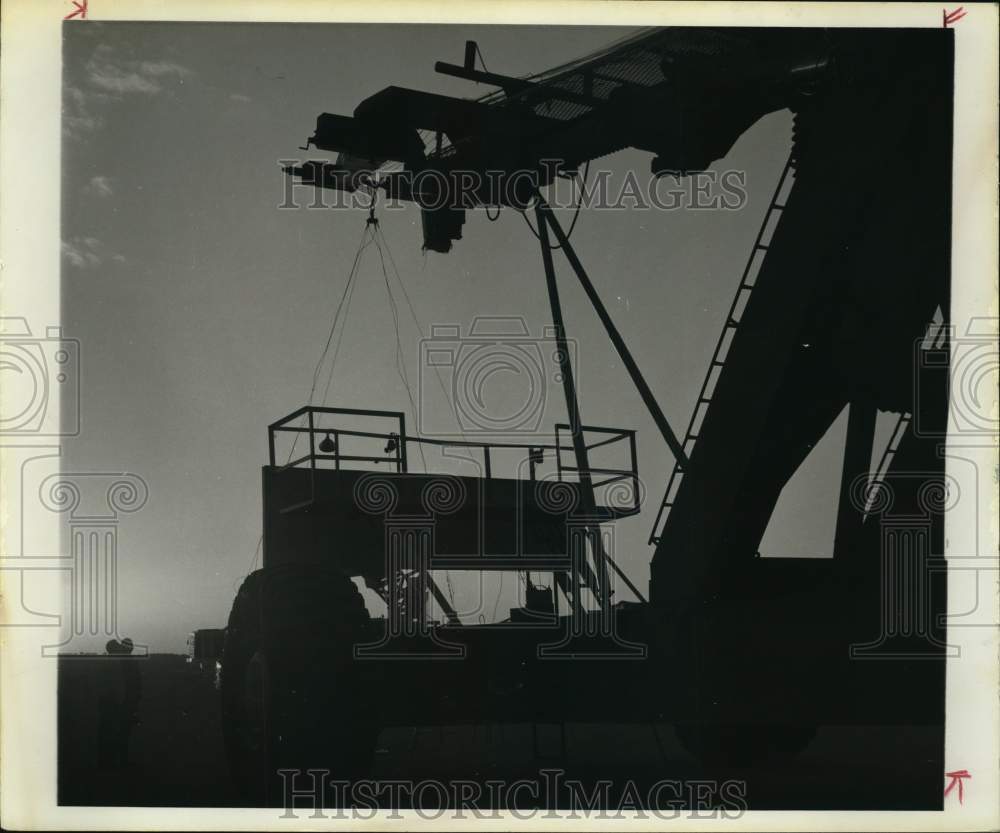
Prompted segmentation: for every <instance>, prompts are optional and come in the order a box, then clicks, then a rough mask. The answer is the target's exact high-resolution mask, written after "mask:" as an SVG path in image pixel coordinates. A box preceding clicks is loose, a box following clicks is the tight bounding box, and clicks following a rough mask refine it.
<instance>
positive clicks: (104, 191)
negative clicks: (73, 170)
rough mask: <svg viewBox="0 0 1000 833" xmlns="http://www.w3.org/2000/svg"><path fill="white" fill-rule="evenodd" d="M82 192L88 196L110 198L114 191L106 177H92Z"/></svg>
mask: <svg viewBox="0 0 1000 833" xmlns="http://www.w3.org/2000/svg"><path fill="white" fill-rule="evenodd" d="M84 190H85V191H86V192H87V193H88V194H93V195H94V196H97V197H110V196H111V195H112V194H114V189H113V188H112V187H111V180H110V179H108V178H107V177H106V176H95V177H92V178H91V180H90V182H89V183H88V184H87V187H86V188H85V189H84Z"/></svg>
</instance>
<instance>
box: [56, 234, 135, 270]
mask: <svg viewBox="0 0 1000 833" xmlns="http://www.w3.org/2000/svg"><path fill="white" fill-rule="evenodd" d="M62 253H63V257H65V258H66V260H67V262H68V263H69V265H70V266H74V267H76V268H77V269H93V268H95V267H97V266H100V265H101V264H102V263H103V262H104V259H105V257H106V256H108V252H107V249H106V247H105V245H104V244H103V243H102V242H101V241H100V240H98V239H97V238H96V237H71V238H70V239H69V240H63V241H62ZM110 257H111V260H113V261H115V262H116V263H124V262H125V256H124V255H121V254H118V253H117V252H115V253H112V254H110Z"/></svg>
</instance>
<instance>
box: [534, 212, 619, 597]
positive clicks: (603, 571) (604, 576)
mask: <svg viewBox="0 0 1000 833" xmlns="http://www.w3.org/2000/svg"><path fill="white" fill-rule="evenodd" d="M542 206H543V203H541V202H539V203H538V205H537V206H536V207H535V217H536V219H537V221H538V237H539V241H540V243H541V246H542V263H543V264H544V265H545V285H546V287H547V289H548V293H549V306H550V307H551V309H552V326H553V328H554V329H555V335H556V356H557V359H558V362H559V373H560V374H561V375H562V383H563V393H564V394H565V397H566V410H567V411H568V412H569V429H570V433H571V434H572V436H573V453H574V456H575V457H576V468H577V474H578V475H579V478H580V499H581V502H582V504H583V505H582V509H583V513H584V515H585V516H586V515H589V516H590V517H591V518H593V517H595V516H596V514H597V512H596V505H595V503H594V483H593V479H592V478H591V476H590V464H589V462H588V459H587V446H586V444H585V443H584V441H583V424H582V420H581V419H580V403H579V401H578V399H577V393H576V382H575V380H574V378H573V365H572V362H570V358H569V346H568V344H567V342H566V325H565V323H564V322H563V314H562V304H561V303H560V301H559V288H558V286H557V285H556V272H555V267H554V266H553V264H552V249H551V247H550V245H549V233H548V227H547V221H546V216H545V214H544V213H543V210H542ZM588 537H589V538H590V543H591V551H592V554H593V557H594V567H595V568H596V572H597V583H598V590H599V592H598V596H599V599H598V601H599V602H600V605H601V608H602V609H605V608H606V607H607V602H608V565H607V563H606V562H605V558H604V549H603V547H602V545H601V542H600V532H599V531H596V532H595V530H593V529H589V535H588ZM585 557H586V554H585V553H584V558H585ZM585 566H586V562H585V561H584V562H583V563H582V564H581V567H585ZM574 587H575V588H576V590H575V593H574V603H575V604H578V603H579V602H578V598H579V585H577V584H576V583H575V581H574Z"/></svg>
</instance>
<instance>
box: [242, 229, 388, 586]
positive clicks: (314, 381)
mask: <svg viewBox="0 0 1000 833" xmlns="http://www.w3.org/2000/svg"><path fill="white" fill-rule="evenodd" d="M367 236H368V223H367V222H366V223H365V227H364V229H363V230H362V232H361V240H360V241H359V242H358V250H357V252H356V253H355V255H354V262H353V263H352V264H351V271H350V273H349V274H348V276H347V283H346V284H345V285H344V291H343V293H342V294H341V296H340V301H339V303H338V304H337V309H336V311H335V312H334V314H333V323H332V324H331V325H330V332H329V334H328V335H327V337H326V344H324V346H323V350H322V352H321V353H320V356H319V361H317V362H316V367H315V369H314V370H313V379H312V385H311V386H310V388H309V404H310V405H312V403H313V397H314V396H315V393H316V384H317V383H318V381H319V371H320V368H321V367H322V365H323V359H324V358H326V354H327V353H328V352H329V350H330V342H331V341H332V340H333V334H334V331H335V330H336V328H337V321H338V320H339V319H340V312H341V309H342V308H343V306H344V299H345V298H347V297H348V293H349V292H350V291H351V289H352V287H353V285H354V278H355V276H356V275H357V270H358V264H359V263H360V261H361V255H362V253H363V252H364V250H365V249H366V248H368V246H370V245H371V242H372V241H371V240H368V241H367V242H366V241H365V238H366V237H367ZM341 338H343V329H341ZM339 348H340V341H339V340H338V342H337V349H336V350H335V351H334V357H333V361H334V362H336V360H337V352H338V351H339ZM332 376H333V364H331V367H330V378H332ZM329 386H330V385H329V380H328V381H327V390H329ZM325 399H326V392H324V401H325ZM298 442H299V434H298V433H296V434H295V436H294V437H293V438H292V447H291V449H290V450H289V452H288V459H287V460H285V465H288V463H290V462H291V460H292V455H293V454H295V447H296V446H297V445H298ZM263 542H264V534H263V533H261V535H260V537H258V539H257V546H256V548H255V549H254V553H253V557H252V558H251V559H250V572H253V570H254V567H255V565H256V564H257V558H258V556H259V555H260V552H261V545H262V544H263Z"/></svg>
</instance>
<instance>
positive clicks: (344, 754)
mask: <svg viewBox="0 0 1000 833" xmlns="http://www.w3.org/2000/svg"><path fill="white" fill-rule="evenodd" d="M368 624H369V616H368V612H367V610H366V609H365V606H364V600H363V599H362V597H361V594H360V593H359V592H358V590H357V588H356V587H355V586H354V583H353V582H352V581H351V580H350V579H349V578H348V577H346V576H344V575H342V574H339V573H334V572H328V571H322V570H319V569H318V568H315V569H314V568H308V567H295V568H282V569H275V570H258V571H257V572H255V573H252V574H251V575H250V576H248V577H247V578H246V579H245V580H244V582H243V585H242V586H241V587H240V590H239V592H238V593H237V595H236V599H235V601H234V602H233V608H232V612H231V613H230V616H229V624H228V627H227V630H226V642H225V648H224V652H223V658H222V683H221V699H222V724H223V734H224V739H225V745H226V753H227V757H228V759H229V765H230V772H231V773H232V776H233V778H234V780H235V782H236V786H237V788H238V790H239V792H240V793H241V795H242V797H243V798H244V800H245V801H246V802H247V803H248V804H250V805H252V806H280V805H281V803H282V800H283V797H284V794H285V788H286V785H285V782H284V780H283V778H289V777H292V776H291V773H286V774H285V775H284V776H282V775H281V774H280V773H279V770H283V769H284V770H293V771H300V772H303V773H304V772H305V771H306V770H307V769H321V770H328V771H329V772H330V776H329V777H330V778H335V779H338V780H354V779H356V778H358V777H363V776H364V775H366V774H367V770H368V768H369V767H370V764H371V757H372V754H373V751H374V745H375V739H376V737H377V720H376V718H377V714H376V711H375V708H374V706H373V704H374V702H375V700H374V698H373V697H372V696H370V694H369V691H368V684H367V682H366V679H365V677H366V675H365V671H366V669H365V667H364V666H365V663H361V662H357V661H355V660H354V652H353V647H354V645H355V643H358V642H365V641H367V640H368V638H369V635H368V633H367V630H366V628H367V626H368Z"/></svg>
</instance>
